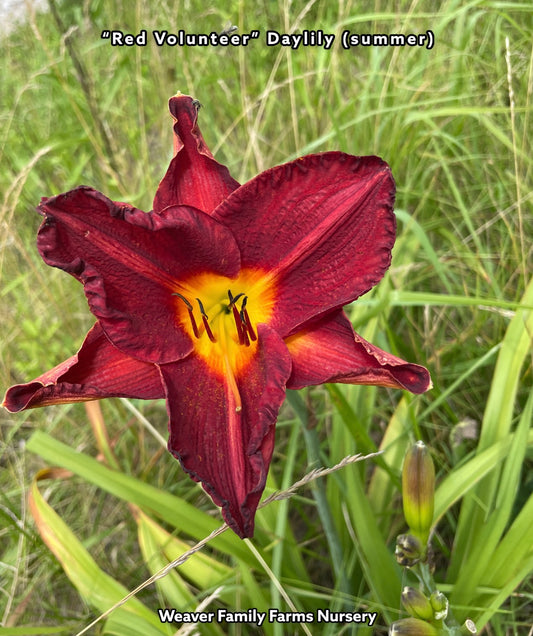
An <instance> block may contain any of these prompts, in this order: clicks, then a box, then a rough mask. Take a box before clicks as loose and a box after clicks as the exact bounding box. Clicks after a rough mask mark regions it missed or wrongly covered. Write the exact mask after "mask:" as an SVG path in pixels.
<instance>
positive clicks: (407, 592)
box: [402, 587, 434, 621]
mask: <svg viewBox="0 0 533 636" xmlns="http://www.w3.org/2000/svg"><path fill="white" fill-rule="evenodd" d="M402 603H403V605H404V607H405V609H406V610H407V611H408V612H409V614H411V616H414V617H415V618H421V619H423V620H426V621H431V620H433V618H434V614H433V607H432V606H431V603H430V602H429V599H428V598H427V597H426V596H424V595H423V594H422V592H420V591H419V590H417V589H415V588H414V587H404V588H403V591H402Z"/></svg>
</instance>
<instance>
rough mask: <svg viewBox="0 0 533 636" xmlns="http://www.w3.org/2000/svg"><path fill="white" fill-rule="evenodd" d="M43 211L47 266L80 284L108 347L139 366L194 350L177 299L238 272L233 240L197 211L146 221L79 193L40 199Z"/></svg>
mask: <svg viewBox="0 0 533 636" xmlns="http://www.w3.org/2000/svg"><path fill="white" fill-rule="evenodd" d="M39 211H40V212H41V213H42V214H43V215H44V216H45V220H44V221H43V224H42V225H41V228H40V230H39V237H38V247H39V250H40V252H41V255H42V257H43V259H44V260H45V262H46V263H48V264H49V265H52V266H54V267H59V268H60V269H63V270H65V271H66V272H69V273H70V274H72V275H73V276H75V277H76V278H77V279H78V280H80V281H81V282H83V284H84V286H85V294H86V296H87V299H88V301H89V306H90V308H91V311H92V312H93V314H94V315H95V316H96V317H97V318H98V319H99V321H100V323H101V325H102V327H103V329H104V331H105V332H106V334H107V336H108V337H109V339H110V340H111V342H112V343H113V344H114V345H115V346H117V347H119V348H120V349H121V350H122V351H123V352H124V353H126V354H127V355H131V356H132V357H135V358H138V359H140V360H145V361H147V362H155V363H164V362H171V361H173V360H178V359H180V358H182V357H184V356H186V355H188V354H189V353H190V352H191V350H192V343H191V341H190V338H189V336H188V335H187V334H186V333H185V332H184V331H182V330H181V329H180V325H179V324H178V321H177V318H176V308H175V307H176V304H175V303H176V302H177V301H176V297H175V296H173V295H172V294H173V293H174V292H175V291H177V290H178V289H179V287H177V285H178V283H179V281H180V279H182V278H183V277H187V276H190V275H192V274H197V273H201V272H206V271H207V272H215V273H217V274H221V275H225V276H235V275H236V274H237V272H238V271H239V264H240V257H239V251H238V248H237V245H236V243H235V240H234V239H233V236H232V235H231V232H230V231H229V230H228V229H227V228H225V227H223V226H222V225H221V224H220V223H217V222H216V221H214V220H213V219H211V217H209V216H208V215H207V214H204V213H203V212H201V211H200V210H195V209H194V208H189V207H185V206H181V207H170V208H166V209H165V210H163V211H162V212H161V214H152V213H150V214H146V213H144V212H142V211H141V210H137V209H136V208H133V207H131V206H128V205H125V204H117V203H114V202H113V201H111V200H110V199H108V198H107V197H105V196H104V195H103V194H101V193H100V192H97V191H96V190H92V189H91V188H87V187H84V186H82V187H79V188H76V189H75V190H72V191H70V192H67V193H66V194H60V195H58V196H56V197H52V198H50V199H43V201H42V202H41V204H40V206H39Z"/></svg>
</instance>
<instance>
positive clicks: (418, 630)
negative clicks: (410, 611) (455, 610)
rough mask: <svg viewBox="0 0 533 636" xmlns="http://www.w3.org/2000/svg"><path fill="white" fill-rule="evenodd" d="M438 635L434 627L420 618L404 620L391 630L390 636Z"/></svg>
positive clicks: (393, 625)
mask: <svg viewBox="0 0 533 636" xmlns="http://www.w3.org/2000/svg"><path fill="white" fill-rule="evenodd" d="M438 633H439V632H438V631H437V629H436V628H435V627H433V625H430V624H429V623H426V621H421V620H420V619H419V618H402V619H400V620H399V621H395V622H394V623H393V624H392V625H391V626H390V629H389V636H438Z"/></svg>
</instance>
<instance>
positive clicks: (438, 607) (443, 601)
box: [429, 590, 448, 621]
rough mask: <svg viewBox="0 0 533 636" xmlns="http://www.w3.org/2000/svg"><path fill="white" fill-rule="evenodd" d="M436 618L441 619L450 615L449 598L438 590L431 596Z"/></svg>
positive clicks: (430, 599)
mask: <svg viewBox="0 0 533 636" xmlns="http://www.w3.org/2000/svg"><path fill="white" fill-rule="evenodd" d="M429 602H430V603H431V607H432V608H433V612H434V616H435V619H436V620H438V621H440V620H444V619H445V618H446V617H447V616H448V599H447V598H446V597H445V596H444V594H443V593H442V592H439V591H438V590H437V591H436V592H433V594H432V595H431V596H430V597H429Z"/></svg>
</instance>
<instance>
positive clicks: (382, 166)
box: [213, 152, 396, 336]
mask: <svg viewBox="0 0 533 636" xmlns="http://www.w3.org/2000/svg"><path fill="white" fill-rule="evenodd" d="M394 192H395V187H394V180H393V178H392V175H391V172H390V169H389V167H388V165H387V164H386V163H385V162H384V161H382V160H381V159H379V158H378V157H352V156H350V155H346V154H343V153H341V152H328V153H324V154H321V155H308V156H306V157H302V158H301V159H297V160H296V161H292V162H291V163H288V164H285V165H282V166H278V167H276V168H272V169H270V170H266V171H265V172H263V173H261V174H260V175H258V176H257V177H255V178H254V179H252V180H251V181H249V182H248V183H246V184H244V185H243V186H241V187H240V188H239V189H238V190H236V191H235V192H233V193H232V194H231V195H230V196H229V197H228V199H226V200H225V201H224V202H222V203H221V204H220V205H219V207H218V208H217V209H216V210H215V211H214V212H213V217H214V218H216V219H217V220H220V221H221V222H222V223H223V224H224V225H226V226H227V227H229V228H230V229H231V230H232V232H233V234H234V236H235V238H236V240H237V243H238V245H239V249H240V252H241V260H242V265H243V267H249V268H251V269H253V268H257V269H261V270H263V271H269V272H271V274H270V276H271V277H272V278H274V279H275V280H276V282H277V287H278V293H279V296H278V299H277V303H276V309H275V311H274V316H273V318H272V323H271V326H272V327H273V328H274V329H276V330H277V331H278V332H279V333H280V334H281V335H282V336H287V335H289V334H290V332H291V331H294V329H295V327H297V326H298V325H301V324H302V323H304V322H305V321H307V320H309V319H311V318H313V317H317V316H318V315H320V314H325V313H326V312H328V311H330V310H331V309H334V308H340V307H342V306H343V305H346V304H348V303H350V302H352V301H353V300H355V299H356V298H357V297H358V296H361V294H364V293H365V292H367V291H368V290H369V289H370V288H371V287H373V286H374V285H375V284H376V283H377V282H378V281H379V280H380V279H381V278H382V276H383V274H384V272H385V271H386V269H387V268H388V267H389V265H390V259H391V249H392V246H393V244H394V239H395V231H396V221H395V217H394V213H393V211H392V206H393V202H394Z"/></svg>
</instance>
